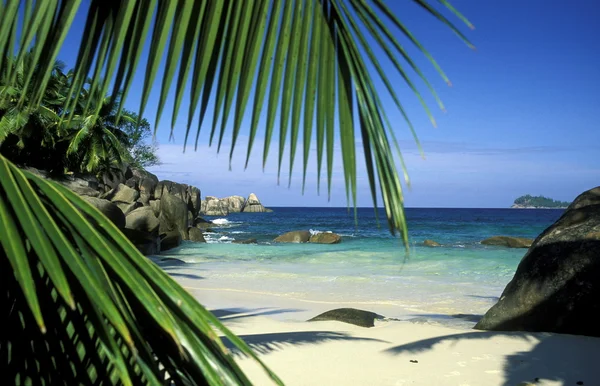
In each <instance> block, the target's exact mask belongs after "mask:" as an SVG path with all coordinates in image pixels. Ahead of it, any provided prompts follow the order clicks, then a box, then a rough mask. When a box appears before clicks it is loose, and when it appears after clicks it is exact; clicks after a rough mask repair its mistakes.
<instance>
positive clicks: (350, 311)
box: [308, 308, 384, 327]
mask: <svg viewBox="0 0 600 386" xmlns="http://www.w3.org/2000/svg"><path fill="white" fill-rule="evenodd" d="M375 319H377V320H382V319H384V317H383V316H381V315H378V314H376V313H374V312H370V311H363V310H358V309H356V308H337V309H335V310H331V311H327V312H324V313H322V314H321V315H317V316H315V317H314V318H312V319H309V320H308V322H319V321H326V320H334V321H337V322H344V323H350V324H354V325H356V326H360V327H374V326H375Z"/></svg>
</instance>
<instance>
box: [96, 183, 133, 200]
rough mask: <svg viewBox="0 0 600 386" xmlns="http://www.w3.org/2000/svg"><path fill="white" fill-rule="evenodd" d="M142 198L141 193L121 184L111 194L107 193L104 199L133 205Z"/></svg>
mask: <svg viewBox="0 0 600 386" xmlns="http://www.w3.org/2000/svg"><path fill="white" fill-rule="evenodd" d="M139 197H140V192H138V191H137V190H135V189H133V188H130V187H129V186H127V185H125V184H119V185H118V186H117V187H116V188H114V189H112V190H111V191H110V192H108V193H106V194H105V195H104V196H103V198H106V199H108V200H110V201H112V202H116V201H119V202H126V203H129V204H131V203H133V202H135V201H136V200H137V199H138V198H139Z"/></svg>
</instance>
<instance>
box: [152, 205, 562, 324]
mask: <svg viewBox="0 0 600 386" xmlns="http://www.w3.org/2000/svg"><path fill="white" fill-rule="evenodd" d="M273 210H274V212H273V213H232V214H230V215H228V216H226V217H206V219H208V220H212V221H213V222H214V223H215V225H214V226H213V227H212V232H209V233H207V234H206V235H205V237H206V238H207V243H206V244H204V243H202V244H198V243H190V242H184V244H183V245H181V246H180V247H178V248H176V249H174V250H171V251H168V252H167V253H166V255H161V256H158V257H157V261H160V259H163V258H165V257H174V258H178V259H181V260H183V261H185V262H186V263H188V264H186V266H185V267H186V272H192V273H193V272H197V274H198V277H202V278H203V279H208V280H210V283H211V287H213V288H223V289H230V290H239V291H256V292H260V293H266V294H272V295H276V296H279V297H283V298H290V299H297V300H303V301H313V302H328V303H331V304H332V305H334V304H337V305H339V307H343V306H344V305H345V304H353V305H360V306H361V308H364V309H369V308H370V307H371V308H373V307H374V308H376V307H377V305H381V306H383V305H385V306H386V309H387V310H390V309H391V310H393V311H392V314H391V315H389V314H388V315H385V316H387V317H391V318H400V319H403V320H405V319H412V320H415V321H424V322H428V321H435V322H440V323H445V324H449V325H454V326H456V327H459V328H460V327H465V328H470V327H472V325H473V320H476V319H477V318H478V317H479V316H480V315H482V314H483V313H485V311H487V309H489V308H490V307H491V306H492V305H493V304H494V303H495V302H496V301H497V299H498V297H499V296H500V294H501V293H502V290H503V289H504V287H505V286H506V284H507V283H508V282H509V281H510V280H511V278H512V276H513V275H514V272H515V270H516V268H517V265H518V264H519V261H520V260H521V258H522V257H523V256H524V254H525V253H526V252H527V250H526V249H511V248H504V247H494V246H485V245H482V244H481V243H480V241H481V240H483V239H485V238H487V237H491V236H497V235H506V236H517V237H528V238H535V237H537V235H539V234H540V233H541V232H542V231H543V230H544V229H545V228H547V227H548V226H550V225H551V224H552V223H553V222H554V221H556V220H557V219H558V218H559V217H560V215H561V214H562V213H563V210H554V209H536V210H531V209H454V208H452V209H450V208H440V209H436V208H408V209H406V214H407V222H408V228H409V237H410V248H409V253H408V255H406V253H405V249H404V246H403V245H402V242H401V240H400V239H399V238H398V237H394V236H391V235H390V233H389V230H388V228H387V222H386V220H385V214H384V212H383V210H379V226H378V222H377V220H376V216H375V212H374V210H373V209H372V208H359V209H358V218H357V219H356V221H355V217H354V212H353V210H350V211H348V210H347V209H346V208H288V207H286V208H273ZM293 230H311V232H334V233H337V234H339V235H341V236H342V242H341V243H340V244H335V245H320V244H309V243H306V244H283V243H281V244H280V243H274V242H273V239H274V238H275V237H277V236H278V235H281V234H283V233H285V232H288V231H293ZM249 238H255V239H257V241H258V243H257V244H234V243H232V241H233V240H244V239H249ZM425 239H431V240H434V241H436V242H438V243H440V244H441V245H442V246H441V247H433V248H432V247H426V246H423V245H422V243H423V240H425ZM191 276H193V275H191ZM389 306H392V307H389ZM387 312H388V313H389V312H390V311H387Z"/></svg>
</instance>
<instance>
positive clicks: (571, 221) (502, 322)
mask: <svg viewBox="0 0 600 386" xmlns="http://www.w3.org/2000/svg"><path fill="white" fill-rule="evenodd" d="M599 277H600V187H597V188H594V189H592V190H589V191H587V192H585V193H583V194H581V195H580V196H579V197H577V198H576V199H575V201H574V202H573V203H572V204H571V205H570V206H569V207H568V208H567V210H566V211H565V213H564V214H563V215H562V216H561V217H560V218H559V219H558V220H557V221H556V222H555V223H554V224H553V225H551V226H550V227H549V228H547V229H546V230H545V231H544V232H543V233H542V234H541V235H540V236H538V238H537V239H536V240H535V241H534V243H533V245H532V246H531V248H530V249H529V251H528V252H527V254H526V255H525V256H524V257H523V259H522V260H521V263H520V264H519V266H518V268H517V271H516V273H515V276H514V277H513V279H512V280H511V281H510V283H508V285H507V286H506V288H505V289H504V292H503V293H502V296H501V297H500V300H499V301H498V303H496V304H495V305H494V306H493V307H492V308H491V309H490V310H488V312H486V314H485V315H484V316H483V318H482V319H481V321H479V323H477V325H476V326H475V328H476V329H479V330H495V331H546V332H558V333H564V334H578V335H590V336H600V302H599V301H598V299H600V281H599V280H598V278H599Z"/></svg>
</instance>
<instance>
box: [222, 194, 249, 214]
mask: <svg viewBox="0 0 600 386" xmlns="http://www.w3.org/2000/svg"><path fill="white" fill-rule="evenodd" d="M219 201H221V202H223V203H224V204H225V205H226V206H227V210H228V211H229V213H239V212H241V211H242V209H244V203H245V202H246V199H245V198H244V197H242V196H229V197H225V198H221V199H220V200H219Z"/></svg>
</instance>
